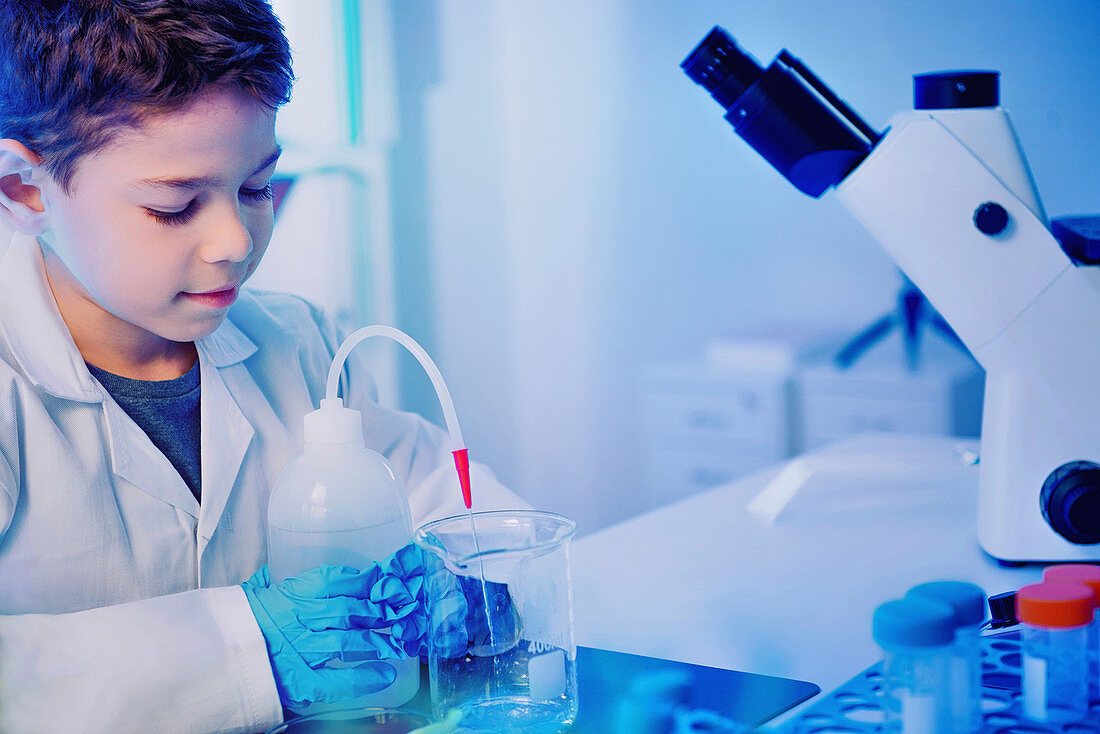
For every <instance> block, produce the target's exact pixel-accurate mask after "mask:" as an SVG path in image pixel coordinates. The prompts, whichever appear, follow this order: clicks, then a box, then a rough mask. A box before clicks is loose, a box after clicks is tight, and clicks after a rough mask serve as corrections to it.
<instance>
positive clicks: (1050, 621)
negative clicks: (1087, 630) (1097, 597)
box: [1016, 581, 1094, 628]
mask: <svg viewBox="0 0 1100 734" xmlns="http://www.w3.org/2000/svg"><path fill="white" fill-rule="evenodd" d="M1093 602H1094V597H1093V593H1092V589H1090V588H1089V587H1087V586H1085V585H1084V584H1066V583H1058V582H1054V581H1044V582H1043V583H1041V584H1031V585H1030V586H1025V587H1024V588H1022V589H1020V590H1019V591H1018V592H1016V618H1017V619H1019V620H1020V621H1021V622H1026V623H1027V624H1030V625H1033V626H1035V627H1056V628H1061V627H1081V626H1083V625H1086V624H1088V623H1089V622H1091V621H1092V606H1093Z"/></svg>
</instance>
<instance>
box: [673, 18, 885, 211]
mask: <svg viewBox="0 0 1100 734" xmlns="http://www.w3.org/2000/svg"><path fill="white" fill-rule="evenodd" d="M680 67H681V68H682V69H683V70H684V72H685V73H686V74H687V75H688V76H689V77H690V78H691V79H692V81H694V82H695V83H697V84H700V85H702V86H703V87H704V88H705V89H706V90H707V91H708V92H710V95H711V96H712V97H713V98H714V99H715V101H717V102H718V103H719V104H720V105H722V107H723V109H725V110H726V120H727V121H728V122H729V123H730V124H731V125H732V126H733V129H734V130H735V131H736V132H737V134H738V135H740V136H741V137H742V138H744V140H745V141H746V142H747V143H748V144H749V145H751V146H752V147H753V148H755V149H756V152H757V153H759V154H760V155H762V156H763V157H764V159H765V160H767V161H768V163H770V164H772V166H773V167H774V168H775V169H776V170H777V171H779V172H780V173H782V174H783V175H784V176H785V177H786V178H787V180H788V181H790V182H791V183H792V184H794V185H795V187H797V188H798V189H799V190H800V191H802V192H803V193H806V194H809V195H810V196H814V197H817V196H821V195H822V194H823V193H824V192H825V190H826V189H828V188H829V187H830V186H835V185H836V184H838V183H840V181H841V180H843V178H844V177H845V176H847V175H848V173H849V172H851V170H852V169H853V168H855V167H856V166H858V165H859V163H860V161H862V160H863V159H864V158H865V157H867V154H868V153H869V152H870V151H871V148H872V147H874V145H875V143H876V142H878V139H879V137H880V135H879V134H878V133H877V132H875V131H874V130H872V129H871V128H870V126H868V125H867V123H865V122H864V121H863V120H862V119H861V118H860V117H859V115H857V114H856V113H855V112H854V111H852V109H851V108H850V107H848V105H847V104H845V103H844V101H843V100H841V99H840V98H839V97H837V96H836V95H835V94H833V92H832V90H831V89H829V88H828V87H827V86H825V84H824V83H823V82H822V81H821V80H820V79H818V78H817V77H816V76H815V75H814V74H813V72H811V71H810V70H809V69H808V68H807V67H806V66H805V64H803V63H802V62H801V61H799V60H798V59H797V58H795V57H794V56H791V55H790V54H789V53H787V52H786V51H785V50H784V51H783V52H782V53H780V54H779V56H778V57H777V58H776V59H775V60H774V61H773V62H772V63H771V65H770V66H768V68H767V69H764V68H762V67H761V66H760V64H758V63H757V62H756V59H754V58H753V57H752V56H750V55H748V54H747V53H745V52H744V51H742V50H741V49H740V48H739V47H738V46H737V43H736V42H735V41H734V40H733V38H732V37H731V36H730V35H729V34H728V33H726V31H724V30H723V29H721V28H719V27H718V26H715V27H714V28H713V29H711V31H710V33H708V34H707V36H706V38H704V39H703V40H702V42H700V43H699V45H698V46H696V47H695V49H694V50H693V51H692V52H691V53H690V54H688V57H687V58H686V59H684V61H683V62H682V63H681V64H680Z"/></svg>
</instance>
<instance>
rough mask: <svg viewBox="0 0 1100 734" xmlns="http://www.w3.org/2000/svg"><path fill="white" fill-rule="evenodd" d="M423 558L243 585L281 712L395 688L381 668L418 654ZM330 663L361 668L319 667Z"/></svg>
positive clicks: (389, 669) (412, 554)
mask: <svg viewBox="0 0 1100 734" xmlns="http://www.w3.org/2000/svg"><path fill="white" fill-rule="evenodd" d="M421 559H422V555H421V552H420V551H419V550H418V549H416V548H415V547H414V546H411V545H409V546H405V547H404V548H401V549H400V550H398V551H397V552H395V553H394V554H393V555H392V556H390V557H389V558H387V559H386V560H385V561H384V562H383V563H381V564H374V565H372V566H371V567H370V568H368V569H364V570H362V571H358V570H356V569H353V568H349V567H347V566H320V567H318V568H315V569H311V570H309V571H305V572H304V573H301V574H299V575H297V576H292V577H291V578H288V579H286V580H285V581H283V582H281V583H279V584H275V585H272V584H271V576H270V572H269V571H268V568H267V566H264V567H263V568H261V569H260V570H259V571H257V572H256V573H255V574H254V575H253V576H252V578H250V579H248V580H247V581H245V582H244V583H243V584H241V587H242V588H243V589H244V592H245V596H246V597H247V598H248V603H249V605H250V606H251V607H252V613H253V614H254V615H255V617H256V621H257V622H258V623H259V626H260V631H261V632H262V633H263V635H264V641H265V642H266V643H267V650H268V655H269V656H270V658H271V668H272V671H273V672H274V674H275V683H276V686H277V687H278V690H279V697H280V699H281V700H282V702H283V704H284V705H286V706H289V707H292V708H302V707H304V706H306V705H308V704H311V703H316V702H326V703H328V702H335V701H342V700H348V699H352V698H357V697H359V696H365V695H368V694H370V693H375V692H377V691H380V690H382V689H384V688H386V687H387V686H389V685H390V684H392V683H393V681H394V679H395V678H396V670H395V668H394V667H393V666H392V665H390V664H389V663H386V662H384V661H385V660H387V659H391V660H400V659H404V658H405V657H406V656H408V655H410V654H414V655H415V654H419V652H420V649H421V647H422V645H423V637H424V630H425V629H426V628H427V624H426V610H425V604H424V583H423V564H422V560H421ZM386 628H389V629H390V632H389V633H386V632H383V631H381V630H385V629H386ZM331 660H339V661H341V662H345V663H361V664H360V665H358V666H356V667H354V668H328V667H324V666H325V663H327V662H329V661H331Z"/></svg>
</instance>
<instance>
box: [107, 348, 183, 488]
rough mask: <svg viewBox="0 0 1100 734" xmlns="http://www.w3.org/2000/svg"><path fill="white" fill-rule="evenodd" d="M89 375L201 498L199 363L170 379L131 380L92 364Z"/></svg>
mask: <svg viewBox="0 0 1100 734" xmlns="http://www.w3.org/2000/svg"><path fill="white" fill-rule="evenodd" d="M88 370H89V371H90V372H91V373H92V376H93V377H95V378H96V379H97V380H99V384H101V385H103V387H104V388H106V389H107V392H109V393H110V394H111V397H112V398H114V399H115V402H116V403H118V405H119V407H120V408H122V409H123V410H124V411H126V414H127V415H128V416H130V417H131V418H132V419H133V420H134V423H137V424H138V426H139V427H140V428H141V430H143V431H145V434H146V435H147V436H149V438H150V440H152V442H153V445H154V446H156V447H157V448H158V449H160V451H161V453H162V454H164V455H165V456H166V457H168V461H170V462H172V466H174V467H175V468H176V471H178V472H179V474H180V476H181V477H183V481H184V482H186V483H187V486H188V488H190V490H191V494H193V495H195V499H197V500H200V501H201V499H202V465H201V459H200V456H201V454H200V445H199V428H200V425H201V424H200V421H199V363H198V361H197V360H196V362H195V365H194V366H193V367H192V368H191V369H190V370H188V371H187V374H185V375H183V376H182V377H177V378H175V379H173V380H133V379H130V378H129V377H122V376H120V375H115V374H112V373H110V372H105V371H104V370H101V369H99V368H98V367H95V366H93V365H88Z"/></svg>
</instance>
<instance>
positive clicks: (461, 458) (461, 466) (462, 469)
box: [451, 449, 474, 510]
mask: <svg viewBox="0 0 1100 734" xmlns="http://www.w3.org/2000/svg"><path fill="white" fill-rule="evenodd" d="M451 453H452V454H454V457H455V469H458V483H459V485H460V486H461V487H462V501H463V502H465V503H466V509H467V510H471V509H473V506H474V500H473V496H472V495H471V494H470V457H469V455H467V453H466V449H459V450H458V451H452V452H451Z"/></svg>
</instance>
